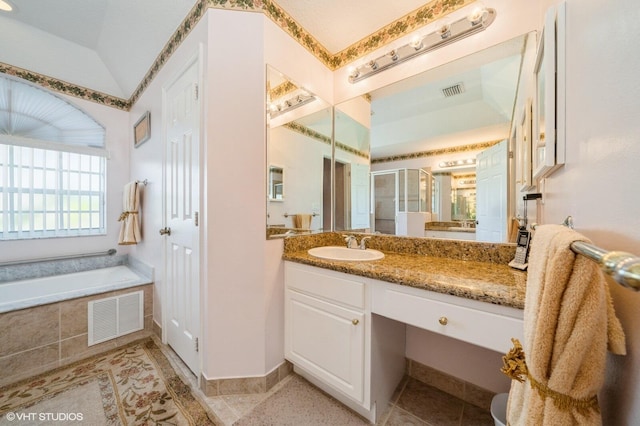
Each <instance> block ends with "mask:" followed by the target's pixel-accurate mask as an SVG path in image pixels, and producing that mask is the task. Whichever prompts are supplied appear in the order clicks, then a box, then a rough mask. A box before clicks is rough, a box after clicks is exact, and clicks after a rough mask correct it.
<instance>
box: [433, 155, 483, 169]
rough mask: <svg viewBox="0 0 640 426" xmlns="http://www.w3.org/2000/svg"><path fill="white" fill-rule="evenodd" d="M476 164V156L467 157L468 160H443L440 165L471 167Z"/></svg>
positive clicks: (443, 166) (445, 166) (446, 166)
mask: <svg viewBox="0 0 640 426" xmlns="http://www.w3.org/2000/svg"><path fill="white" fill-rule="evenodd" d="M475 165H476V159H475V158H467V159H466V160H452V161H441V162H440V163H438V166H439V167H441V168H443V169H444V168H449V167H471V166H475Z"/></svg>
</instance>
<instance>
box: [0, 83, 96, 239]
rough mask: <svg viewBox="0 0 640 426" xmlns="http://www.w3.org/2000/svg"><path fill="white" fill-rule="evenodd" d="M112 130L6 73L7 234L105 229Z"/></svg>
mask: <svg viewBox="0 0 640 426" xmlns="http://www.w3.org/2000/svg"><path fill="white" fill-rule="evenodd" d="M107 157H108V152H107V151H106V149H105V129H104V127H103V126H101V125H100V124H99V123H97V122H96V121H95V120H94V119H93V118H91V117H90V116H89V115H87V114H86V113H84V112H83V111H81V110H80V109H78V108H77V107H75V106H73V105H72V104H70V103H69V102H67V101H66V100H64V99H63V98H61V97H58V96H56V95H54V94H52V93H50V92H48V91H46V90H44V89H42V88H39V87H36V86H33V85H31V84H28V83H26V82H24V81H21V80H17V79H12V78H11V77H9V76H5V75H0V240H12V239H28V238H45V237H67V236H78V235H96V234H104V233H105V232H106V227H105V201H106V200H105V191H106V182H105V180H106V158H107Z"/></svg>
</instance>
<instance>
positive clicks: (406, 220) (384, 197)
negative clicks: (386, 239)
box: [371, 169, 432, 237]
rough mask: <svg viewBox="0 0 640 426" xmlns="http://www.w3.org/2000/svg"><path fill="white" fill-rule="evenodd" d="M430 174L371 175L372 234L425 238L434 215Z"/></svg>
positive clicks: (395, 171)
mask: <svg viewBox="0 0 640 426" xmlns="http://www.w3.org/2000/svg"><path fill="white" fill-rule="evenodd" d="M431 186H432V182H431V174H430V173H429V172H427V171H425V170H423V169H392V170H381V171H377V172H371V188H372V191H371V215H372V221H371V224H372V225H373V229H372V231H373V232H379V233H382V234H389V235H408V236H414V237H418V236H419V237H423V236H424V224H425V222H426V221H428V220H429V219H430V212H431Z"/></svg>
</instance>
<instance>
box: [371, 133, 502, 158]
mask: <svg viewBox="0 0 640 426" xmlns="http://www.w3.org/2000/svg"><path fill="white" fill-rule="evenodd" d="M502 140H503V139H500V140H496V141H490V142H480V143H474V144H469V145H460V146H453V147H449V148H440V149H432V150H429V151H420V152H412V153H409V154H401V155H393V156H390V157H380V158H373V159H372V160H371V164H378V163H388V162H391V161H402V160H413V159H416V158H423V157H432V156H434V155H447V154H459V153H461V152H467V151H479V150H483V149H487V148H490V147H492V146H493V145H495V144H497V143H498V142H500V141H502Z"/></svg>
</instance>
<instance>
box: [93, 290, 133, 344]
mask: <svg viewBox="0 0 640 426" xmlns="http://www.w3.org/2000/svg"><path fill="white" fill-rule="evenodd" d="M143 295H144V292H143V291H142V290H140V291H136V292H134V293H127V294H123V295H121V296H114V297H107V298H104V299H100V300H93V301H91V302H89V305H88V310H89V315H88V317H89V342H88V346H91V345H95V344H96V343H101V342H105V341H107V340H111V339H114V338H116V337H120V336H124V335H125V334H129V333H133V332H134V331H138V330H142V329H143V328H144V296H143Z"/></svg>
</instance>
